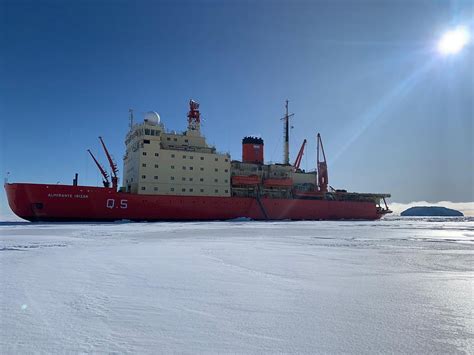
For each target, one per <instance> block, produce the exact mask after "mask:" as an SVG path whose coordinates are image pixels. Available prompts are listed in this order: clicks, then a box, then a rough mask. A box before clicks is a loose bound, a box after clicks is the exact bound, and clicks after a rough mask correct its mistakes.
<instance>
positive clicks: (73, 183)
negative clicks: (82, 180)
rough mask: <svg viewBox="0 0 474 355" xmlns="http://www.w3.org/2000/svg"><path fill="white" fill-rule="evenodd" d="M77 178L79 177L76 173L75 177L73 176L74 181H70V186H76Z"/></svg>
mask: <svg viewBox="0 0 474 355" xmlns="http://www.w3.org/2000/svg"><path fill="white" fill-rule="evenodd" d="M78 176H79V175H78V174H77V173H76V176H75V177H74V179H73V180H72V186H77V180H78Z"/></svg>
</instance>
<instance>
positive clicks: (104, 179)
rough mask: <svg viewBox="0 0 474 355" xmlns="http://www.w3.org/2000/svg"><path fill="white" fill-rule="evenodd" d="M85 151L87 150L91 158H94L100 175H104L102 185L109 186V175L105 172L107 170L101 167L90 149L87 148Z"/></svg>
mask: <svg viewBox="0 0 474 355" xmlns="http://www.w3.org/2000/svg"><path fill="white" fill-rule="evenodd" d="M87 151H88V152H89V154H90V155H91V157H92V159H94V162H95V164H96V165H97V167H98V168H99V170H100V173H101V174H102V176H103V177H104V178H103V179H102V183H103V184H104V187H109V186H110V182H109V175H108V174H107V172H106V171H105V169H104V168H103V167H102V165H100V163H99V162H98V161H97V159H96V158H95V156H94V154H92V152H91V151H90V149H87Z"/></svg>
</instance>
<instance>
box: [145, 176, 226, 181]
mask: <svg viewBox="0 0 474 355" xmlns="http://www.w3.org/2000/svg"><path fill="white" fill-rule="evenodd" d="M142 179H143V180H145V179H146V175H142ZM153 179H154V180H158V175H155V176H153ZM170 180H173V181H174V180H175V178H174V176H170ZM181 180H182V181H186V178H185V177H184V176H183V177H182V178H181ZM187 181H194V178H192V177H190V178H188V180H187ZM199 181H200V182H204V178H199ZM214 182H217V183H219V179H214ZM228 182H229V180H228V179H224V183H228Z"/></svg>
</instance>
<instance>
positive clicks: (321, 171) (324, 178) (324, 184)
mask: <svg viewBox="0 0 474 355" xmlns="http://www.w3.org/2000/svg"><path fill="white" fill-rule="evenodd" d="M317 140H318V150H317V160H318V186H319V191H321V192H327V191H328V165H327V163H326V154H324V147H323V141H322V140H321V135H320V134H319V133H318V137H317ZM320 153H321V155H320ZM320 156H321V158H322V159H323V160H320Z"/></svg>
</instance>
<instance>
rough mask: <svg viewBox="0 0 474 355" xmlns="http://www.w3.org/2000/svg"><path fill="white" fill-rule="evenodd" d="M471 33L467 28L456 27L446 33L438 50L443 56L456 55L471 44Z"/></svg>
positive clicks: (440, 41)
mask: <svg viewBox="0 0 474 355" xmlns="http://www.w3.org/2000/svg"><path fill="white" fill-rule="evenodd" d="M469 37H470V36H469V31H468V29H467V28H466V27H462V26H459V27H456V28H455V29H453V30H451V31H448V32H446V33H445V34H444V35H443V36H442V37H441V39H440V40H439V42H438V50H439V51H440V52H441V53H442V54H446V55H448V54H456V53H458V52H459V51H461V49H463V48H464V47H465V46H466V45H467V44H468V42H469Z"/></svg>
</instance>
